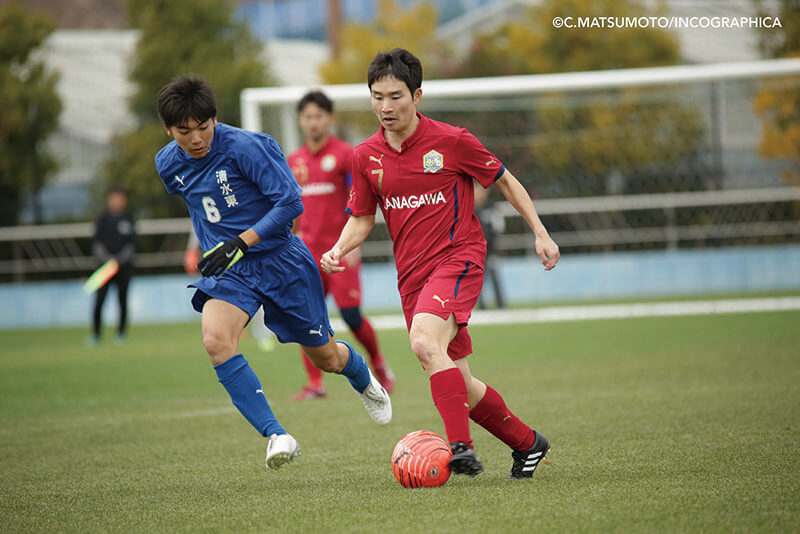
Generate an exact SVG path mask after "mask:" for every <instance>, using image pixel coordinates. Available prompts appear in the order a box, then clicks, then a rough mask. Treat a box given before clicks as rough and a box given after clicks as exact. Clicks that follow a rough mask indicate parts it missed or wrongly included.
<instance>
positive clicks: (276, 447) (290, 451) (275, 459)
mask: <svg viewBox="0 0 800 534" xmlns="http://www.w3.org/2000/svg"><path fill="white" fill-rule="evenodd" d="M295 456H300V444H299V443H298V442H297V440H296V439H294V438H293V437H292V436H291V435H289V434H272V435H271V436H270V437H269V443H268V444H267V467H269V468H271V469H277V468H279V467H280V466H282V465H283V464H285V463H288V462H291V461H292V459H293V458H294V457H295Z"/></svg>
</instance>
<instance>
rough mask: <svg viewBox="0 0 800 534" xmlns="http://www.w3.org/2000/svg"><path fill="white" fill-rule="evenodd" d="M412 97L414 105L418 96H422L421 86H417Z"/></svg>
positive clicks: (417, 100) (417, 102)
mask: <svg viewBox="0 0 800 534" xmlns="http://www.w3.org/2000/svg"><path fill="white" fill-rule="evenodd" d="M413 98H414V105H415V106H416V105H418V104H419V100H420V98H422V88H419V87H418V88H417V90H416V91H414V97H413Z"/></svg>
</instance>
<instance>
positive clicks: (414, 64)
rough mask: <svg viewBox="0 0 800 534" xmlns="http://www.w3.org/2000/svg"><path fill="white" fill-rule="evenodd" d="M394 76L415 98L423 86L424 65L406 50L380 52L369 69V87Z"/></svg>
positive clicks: (397, 49) (396, 49)
mask: <svg viewBox="0 0 800 534" xmlns="http://www.w3.org/2000/svg"><path fill="white" fill-rule="evenodd" d="M387 76H394V77H395V78H397V79H398V80H401V81H403V82H405V84H406V85H407V86H408V89H409V90H410V91H411V94H412V96H413V94H414V91H416V90H417V89H419V88H420V87H421V86H422V63H420V61H419V58H417V56H415V55H414V54H412V53H411V52H409V51H408V50H406V49H405V48H395V49H394V50H392V51H391V52H378V53H377V54H376V55H375V57H374V58H373V59H372V62H371V63H370V64H369V68H368V69H367V85H368V86H369V88H370V89H372V84H373V83H375V82H377V81H379V80H382V79H383V78H386V77H387Z"/></svg>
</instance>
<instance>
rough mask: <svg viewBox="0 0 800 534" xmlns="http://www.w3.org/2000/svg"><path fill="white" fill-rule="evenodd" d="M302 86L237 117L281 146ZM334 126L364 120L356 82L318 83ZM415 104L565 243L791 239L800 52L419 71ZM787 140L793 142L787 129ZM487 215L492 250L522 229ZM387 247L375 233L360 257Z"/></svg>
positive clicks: (253, 95)
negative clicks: (470, 75) (332, 109)
mask: <svg viewBox="0 0 800 534" xmlns="http://www.w3.org/2000/svg"><path fill="white" fill-rule="evenodd" d="M309 89H310V88H309V87H300V86H292V87H278V88H250V89H246V90H245V91H243V92H242V95H241V101H242V123H243V126H244V127H245V128H247V129H251V130H256V131H265V132H268V133H269V134H271V135H272V136H274V137H275V138H276V139H277V140H278V141H279V142H280V143H281V144H282V145H283V147H284V149H285V150H286V152H287V153H288V152H290V151H292V150H294V149H295V148H297V147H298V146H299V145H300V144H301V142H302V139H301V136H300V133H299V130H298V127H297V117H296V111H295V103H296V102H297V100H298V99H299V98H300V97H301V96H302V95H303V94H304V93H305V92H306V91H307V90H309ZM321 89H323V90H324V91H325V92H326V93H327V94H328V95H329V97H330V98H331V99H332V100H333V101H334V103H335V106H336V115H337V126H336V133H337V135H339V136H341V137H343V138H344V139H346V140H348V141H349V142H351V143H353V144H357V143H359V142H361V141H362V140H363V139H365V138H366V137H368V136H369V135H371V134H372V133H374V132H375V130H376V128H377V121H376V119H375V117H374V116H373V115H372V111H371V108H370V105H369V91H368V88H367V86H366V83H363V84H352V85H336V86H323V87H321ZM422 89H423V97H422V101H421V104H420V108H419V109H420V111H421V112H422V113H424V114H425V115H427V116H429V117H431V118H433V119H437V120H443V121H446V122H449V123H451V124H454V125H458V126H463V127H465V128H467V129H469V130H470V131H471V132H472V133H474V134H475V135H476V136H477V137H478V138H479V139H480V140H481V141H482V142H483V143H484V144H485V145H486V146H487V148H489V150H491V151H492V152H494V153H495V154H497V155H498V156H499V157H500V159H501V160H502V161H503V163H504V164H505V165H506V167H507V168H508V169H509V170H511V171H512V172H513V173H514V174H515V175H516V176H517V177H518V178H519V179H520V181H521V182H522V183H523V184H524V185H525V186H526V187H527V189H528V190H529V192H530V193H531V194H532V196H533V197H534V199H535V200H536V204H537V208H538V210H539V212H540V214H541V215H542V218H543V220H544V221H545V224H546V225H547V226H548V228H549V229H550V231H551V234H553V236H554V237H555V239H556V240H557V241H558V242H559V244H560V246H561V247H562V249H568V250H570V251H572V252H594V251H609V250H648V249H663V248H675V247H681V248H688V247H719V246H732V245H741V244H755V243H759V244H760V243H789V242H791V243H794V242H798V241H800V217H798V211H799V209H798V206H800V202H799V201H800V187H798V185H800V179H798V176H800V174H799V171H800V168H799V165H800V150H798V149H797V145H796V143H795V144H794V145H793V144H792V143H790V142H786V141H787V140H786V139H785V138H784V137H785V135H790V133H787V132H786V131H787V129H788V131H789V132H791V130H792V129H794V130H797V129H800V119H798V117H797V114H796V110H797V106H798V105H799V103H800V60H797V59H787V60H769V61H758V62H745V63H725V64H713V65H691V66H677V67H658V68H644V69H627V70H609V71H594V72H576V73H566V74H552V75H535V76H512V77H498V78H477V79H458V80H434V81H428V82H424V83H423V86H422ZM795 141H796V140H795ZM487 213H488V214H490V217H489V219H490V220H491V221H493V227H494V229H495V230H496V231H497V232H498V238H497V248H498V249H499V251H500V253H501V254H505V255H517V254H530V253H532V250H533V240H532V239H531V237H530V234H528V233H526V229H525V225H524V222H523V221H522V219H521V218H520V217H518V216H516V214H515V212H514V210H513V208H511V206H509V205H508V204H507V203H506V202H505V201H504V200H503V199H502V197H501V196H499V192H491V194H490V196H489V200H488V207H487ZM390 251H391V247H390V245H389V243H388V242H387V241H386V234H385V232H382V231H380V228H378V231H377V232H373V235H372V236H371V237H370V240H369V241H368V242H367V243H365V247H364V256H365V259H367V260H370V259H372V260H376V261H382V260H385V259H387V258H388V256H389V254H390Z"/></svg>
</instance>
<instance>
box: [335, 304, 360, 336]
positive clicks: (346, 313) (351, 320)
mask: <svg viewBox="0 0 800 534" xmlns="http://www.w3.org/2000/svg"><path fill="white" fill-rule="evenodd" d="M339 311H340V312H341V313H342V320H343V321H344V322H345V323H346V324H347V326H348V328H350V330H352V331H354V332H355V331H356V330H358V329H359V328H361V321H362V318H361V308H359V307H358V306H355V307H353V308H345V309H343V310H339Z"/></svg>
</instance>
